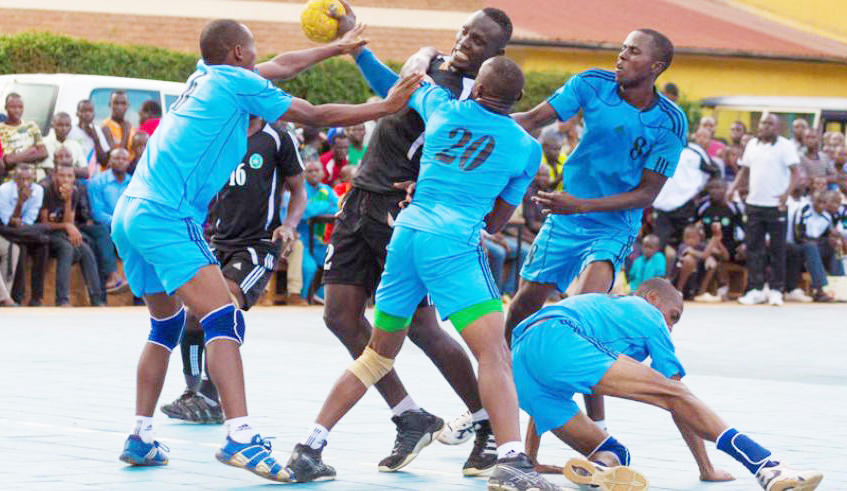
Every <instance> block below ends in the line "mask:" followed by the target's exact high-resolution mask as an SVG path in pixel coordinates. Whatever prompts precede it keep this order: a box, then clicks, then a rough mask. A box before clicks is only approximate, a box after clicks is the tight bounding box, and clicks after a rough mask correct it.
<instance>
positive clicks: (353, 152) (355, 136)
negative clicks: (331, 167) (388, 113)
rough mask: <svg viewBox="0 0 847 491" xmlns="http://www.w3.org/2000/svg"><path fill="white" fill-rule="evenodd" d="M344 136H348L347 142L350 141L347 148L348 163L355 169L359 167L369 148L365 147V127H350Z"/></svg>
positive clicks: (358, 125)
mask: <svg viewBox="0 0 847 491" xmlns="http://www.w3.org/2000/svg"><path fill="white" fill-rule="evenodd" d="M344 134H345V135H347V140H348V141H349V145H348V146H347V162H348V164H349V165H351V166H353V167H355V166H357V165H359V162H361V161H362V157H364V156H365V152H367V151H368V147H367V146H365V125H364V124H357V125H355V126H350V127H348V128H347V129H346V130H344Z"/></svg>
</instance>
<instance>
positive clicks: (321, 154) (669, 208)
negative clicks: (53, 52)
mask: <svg viewBox="0 0 847 491" xmlns="http://www.w3.org/2000/svg"><path fill="white" fill-rule="evenodd" d="M24 103H25V101H24V100H23V99H22V98H21V97H20V96H19V95H17V94H9V95H8V96H7V97H6V100H5V112H6V114H5V120H4V121H3V122H0V145H2V148H0V159H2V166H0V177H2V180H3V181H5V182H3V183H2V185H0V305H4V306H8V305H17V304H19V303H21V302H22V301H23V299H24V292H25V283H26V279H25V278H23V276H24V275H23V274H22V268H20V265H22V264H23V263H24V258H26V257H29V259H28V261H29V264H30V269H31V275H30V278H29V281H30V287H29V291H30V295H29V305H41V304H42V302H43V294H44V287H43V285H44V280H45V272H46V271H47V270H48V269H49V264H50V261H51V259H55V261H56V263H55V285H56V288H55V290H56V298H55V303H56V305H60V306H64V305H70V300H71V299H70V282H71V281H70V278H71V269H72V266H73V265H75V264H79V266H80V270H81V272H82V276H83V278H84V281H85V285H86V289H87V292H88V298H89V303H90V304H91V305H104V304H105V302H106V295H107V294H108V293H111V292H117V291H121V290H124V289H125V287H126V280H125V279H124V278H123V277H122V276H121V275H120V273H119V267H118V261H117V258H116V254H115V249H114V246H113V245H112V242H111V239H110V236H109V227H110V223H111V214H112V211H113V210H114V207H115V204H116V203H117V200H118V198H119V197H120V196H121V194H122V193H123V191H124V190H125V189H126V187H127V186H128V184H129V181H130V179H131V178H132V174H133V171H134V169H135V166H136V165H137V162H138V159H139V157H140V156H141V154H142V153H143V151H144V148H145V146H146V143H147V138H148V137H149V136H150V135H152V134H153V132H155V131H156V128H157V125H158V122H159V119H160V118H161V115H162V110H161V107H160V106H159V104H158V102H156V101H147V102H145V103H144V104H143V105H142V106H141V107H140V108H139V110H138V112H139V120H140V124H139V125H138V127H132V126H131V125H130V123H129V122H128V121H127V118H126V117H125V116H126V112H127V109H128V100H127V97H126V94H125V93H123V92H121V91H115V92H113V93H112V95H111V98H110V104H109V107H110V110H111V114H110V115H109V117H107V118H106V119H104V120H102V121H95V114H94V106H93V105H92V104H91V102H90V101H87V100H83V101H80V102H79V104H78V106H77V114H76V116H77V118H76V120H77V121H76V124H73V122H72V118H71V117H70V115H68V114H65V113H57V114H55V115H54V116H53V118H52V122H51V127H50V130H49V132H48V134H47V135H46V136H42V133H41V131H40V129H39V127H38V125H36V124H35V123H34V122H31V121H24V120H22V119H21V118H22V115H23V109H24ZM0 119H2V117H0ZM785 123H786V122H785V121H782V120H781V119H780V118H779V117H777V116H776V115H763V116H762V118H761V121H760V122H759V124H758V126H757V128H755V131H753V130H751V129H748V128H747V127H746V126H745V125H744V124H743V123H742V122H740V121H736V122H734V123H733V124H732V125H731V127H730V128H729V134H728V135H726V138H724V137H720V136H717V135H716V134H715V127H716V124H715V120H714V119H713V118H711V117H708V116H707V117H703V118H701V120H700V121H699V124H698V125H697V126H696V127H694V128H692V132H691V138H690V141H689V142H688V145H687V147H685V149H684V150H683V153H682V155H681V157H680V161H679V164H678V166H677V170H676V173H675V174H674V176H673V177H672V178H671V179H669V180H668V181H667V183H666V184H665V186H664V187H663V189H662V191H661V192H660V193H659V195H658V196H657V198H656V200H655V201H654V204H653V207H652V208H651V209H648V210H645V213H644V220H643V226H642V229H641V234H640V235H639V237H638V241H637V242H636V244H635V246H634V248H633V251H632V253H631V254H630V256H629V257H628V259H627V261H626V264H625V267H624V270H623V271H622V272H621V273H620V274H619V276H618V278H617V281H616V286H615V288H616V289H617V290H618V291H626V290H634V289H636V288H637V287H638V285H639V284H641V283H642V282H644V281H646V280H648V279H650V278H653V277H657V276H658V277H666V278H668V279H670V280H671V281H673V282H674V284H675V285H676V286H677V288H678V289H679V290H680V291H681V292H683V294H684V295H685V297H686V299H693V300H695V301H703V302H718V301H726V300H728V299H730V298H731V297H734V296H738V295H741V294H743V295H742V296H741V297H740V298H739V301H740V302H742V303H745V304H754V303H766V302H769V303H771V304H775V305H779V304H781V303H782V302H783V301H784V300H787V301H801V302H809V301H817V302H827V301H832V300H833V294H834V293H838V292H833V289H832V288H827V285H828V281H829V280H831V278H832V277H833V276H839V275H844V266H843V258H844V251H845V249H847V205H844V204H843V203H845V202H847V200H845V194H847V170H845V163H847V147H845V138H844V136H845V135H844V133H839V132H825V133H823V134H821V133H820V132H819V131H818V130H817V129H816V128H811V127H809V124H808V122H807V121H806V120H805V119H802V118H800V117H798V118H796V119H794V120H793V121H790V122H789V123H790V125H789V128H790V130H789V131H787V133H788V134H789V135H790V137H789V138H785V137H783V136H781V134H782V132H783V125H784V124H785ZM372 128H373V125H372V124H371V123H368V124H364V125H357V126H352V127H349V128H329V129H327V130H323V129H320V128H313V127H298V128H289V129H290V130H293V131H294V132H295V134H296V135H297V137H298V139H299V141H300V156H301V159H302V162H303V165H304V177H305V183H306V194H307V204H306V209H305V212H304V215H303V218H302V220H301V221H300V225H299V227H298V230H297V231H298V240H297V242H296V243H295V245H294V247H293V248H292V252H291V254H290V255H289V256H288V257H287V258H286V259H284V264H286V267H285V268H281V269H285V270H286V273H285V274H284V276H285V284H286V285H287V286H286V288H285V289H284V290H285V291H284V292H283V295H284V296H283V297H282V298H281V301H282V302H283V303H288V304H294V305H302V304H306V303H311V302H320V301H321V300H322V295H323V293H322V288H321V287H320V284H319V281H316V280H319V279H320V271H321V270H322V267H323V264H324V261H325V259H326V256H327V254H328V251H327V245H328V244H329V238H330V235H331V233H332V227H333V216H334V215H335V213H336V212H337V211H338V209H339V203H340V202H342V199H343V197H344V195H345V194H346V193H347V192H348V191H349V190H350V189H351V187H352V181H353V178H354V177H355V174H356V171H357V169H358V167H359V165H360V163H361V161H362V158H363V156H364V154H365V151H366V150H367V143H368V139H369V137H370V131H371V130H372ZM581 132H582V127H581V123H580V121H579V119H578V117H577V118H574V119H572V120H570V121H567V122H564V123H562V122H559V123H556V124H553V125H551V126H549V127H547V128H544V129H543V130H542V131H541V132H540V134H538V135H537V138H538V140H539V142H540V143H541V145H542V148H543V157H542V162H541V166H540V167H539V171H538V174H537V175H536V178H535V180H534V182H533V183H532V184H531V186H530V188H529V189H528V191H527V193H526V196H525V198H524V201H523V204H522V205H521V206H519V207H518V209H517V210H516V212H515V215H514V216H513V217H512V220H511V222H510V223H509V225H508V226H507V227H506V229H505V230H504V231H503V232H502V233H498V234H487V233H483V238H482V245H483V247H484V249H485V251H486V253H487V255H488V258H489V261H490V265H491V271H492V273H493V274H494V276H495V279H496V280H497V281H498V284H499V286H500V290H501V292H502V293H503V294H504V295H505V296H508V295H513V294H514V292H515V291H516V290H517V286H518V275H517V272H518V271H519V270H520V267H521V265H522V263H523V261H524V259H525V258H526V255H527V254H528V253H529V250H530V247H531V243H532V241H533V239H534V237H535V234H536V233H537V232H538V230H539V229H540V227H541V224H542V222H543V220H544V216H543V214H542V212H541V209H540V208H539V206H538V205H536V204H535V203H533V202H532V201H531V199H530V197H531V196H533V195H535V194H536V193H537V192H538V191H539V190H559V191H567V189H563V185H562V172H563V169H564V167H565V166H566V165H567V157H568V155H569V154H570V153H571V151H572V150H573V149H574V148H575V147H576V145H577V144H578V143H579V138H580V135H581ZM287 199H288V196H287V192H286V194H285V196H284V197H283V209H282V210H281V215H282V217H284V216H285V214H286V213H287V210H286V203H287ZM331 253H332V251H329V254H331ZM804 272H806V273H808V275H807V276H804V275H803V273H804ZM804 278H806V279H804ZM828 278H829V280H828Z"/></svg>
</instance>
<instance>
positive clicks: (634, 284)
mask: <svg viewBox="0 0 847 491" xmlns="http://www.w3.org/2000/svg"><path fill="white" fill-rule="evenodd" d="M661 249H662V242H661V241H660V240H659V238H658V237H656V236H655V235H653V234H649V235H647V236H645V237H644V239H642V240H641V255H640V256H638V257H637V258H635V261H633V262H632V267H630V268H629V274H628V275H627V281H628V282H629V288H630V290H631V291H635V290H638V287H640V286H641V284H642V283H644V282H645V281H647V280H649V279H651V278H664V276H665V274H667V259H665V255H664V254H662V251H661Z"/></svg>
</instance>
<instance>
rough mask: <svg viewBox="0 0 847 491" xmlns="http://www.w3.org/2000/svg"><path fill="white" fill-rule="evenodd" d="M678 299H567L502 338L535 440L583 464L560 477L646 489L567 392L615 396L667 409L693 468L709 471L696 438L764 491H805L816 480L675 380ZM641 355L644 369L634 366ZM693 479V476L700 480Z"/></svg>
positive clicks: (661, 295) (651, 290)
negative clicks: (568, 450)
mask: <svg viewBox="0 0 847 491" xmlns="http://www.w3.org/2000/svg"><path fill="white" fill-rule="evenodd" d="M682 309H683V302H682V295H681V294H680V293H679V292H678V291H677V290H676V289H675V288H674V287H673V285H671V284H670V283H669V282H668V281H667V280H664V279H658V278H657V279H652V280H648V281H646V282H644V283H643V284H642V285H641V287H640V288H639V289H638V291H636V292H635V295H634V296H628V297H621V296H615V295H606V294H599V293H592V294H583V295H578V296H575V297H569V298H567V299H565V300H562V301H560V302H558V303H556V304H555V305H551V306H549V307H546V308H543V309H541V310H540V311H538V312H536V313H535V314H534V315H532V316H530V317H528V318H527V319H526V320H524V321H523V322H521V323H520V324H518V325H517V326H516V327H515V329H514V331H513V332H512V365H513V370H514V375H515V386H516V387H517V391H518V399H519V401H520V405H521V408H522V409H524V410H525V411H526V412H527V413H529V415H530V416H532V417H533V418H534V419H535V422H536V425H537V426H536V428H537V429H536V431H537V433H538V434H539V435H541V434H542V433H544V432H546V431H552V432H553V434H555V435H556V436H557V437H559V438H560V439H561V440H562V441H563V442H565V443H567V444H568V445H570V446H571V447H572V448H574V449H575V450H577V451H578V452H580V453H582V454H583V455H585V456H586V457H587V458H574V459H571V460H570V461H568V463H567V464H566V465H565V469H564V473H565V476H567V477H568V479H570V480H571V481H573V482H575V483H577V484H581V485H594V486H597V487H599V489H601V490H607V491H611V490H614V489H619V488H617V487H615V486H616V485H621V484H623V485H628V486H629V487H627V488H626V489H628V490H630V491H640V490H645V489H647V488H648V484H647V479H646V478H645V477H644V476H642V475H641V474H639V473H638V472H636V471H633V470H632V469H630V468H628V467H626V466H628V465H629V451H628V450H627V449H626V447H624V446H623V445H621V444H620V443H619V442H618V441H617V440H615V438H614V437H612V436H610V435H608V434H607V433H606V432H605V431H603V430H601V429H600V428H599V427H597V426H596V425H595V424H594V423H593V422H592V421H591V420H590V419H588V417H587V416H586V415H585V414H583V413H582V412H581V411H579V408H578V407H577V405H576V403H575V402H574V401H573V394H575V393H581V394H600V395H607V396H614V397H621V398H625V399H631V400H635V401H641V402H645V403H647V404H650V405H653V406H657V407H660V408H662V409H666V410H668V411H670V413H671V415H672V416H673V419H674V422H675V423H676V425H677V426H678V427H679V431H680V433H682V436H683V438H684V439H685V441H686V442H687V443H688V445H689V448H690V449H691V451H692V453H693V454H694V456H695V459H696V460H697V463H698V465H699V466H700V470H701V474H702V473H703V472H704V471H710V472H712V473H713V477H714V476H718V475H721V476H722V477H723V478H724V479H723V480H727V479H732V477H731V476H729V475H728V474H726V473H725V472H723V471H720V470H714V469H712V467H711V464H710V463H709V460H708V455H707V454H706V450H705V447H704V445H703V439H707V440H709V441H713V442H716V443H717V446H718V449H719V450H721V451H723V452H726V453H727V454H729V455H730V456H731V457H733V458H734V459H735V460H737V461H738V462H740V463H741V464H742V465H744V467H746V468H747V469H748V470H749V471H750V472H751V473H753V474H754V475H755V476H756V479H758V481H759V483H760V484H761V485H762V488H764V489H765V490H766V491H787V490H792V491H809V490H812V489H815V488H816V487H817V485H818V484H819V483H820V481H821V479H823V475H822V474H821V473H820V472H817V471H798V470H794V469H791V468H789V467H786V466H785V465H784V464H782V463H781V462H779V461H777V460H772V459H771V452H770V451H769V450H767V449H765V448H763V447H762V446H760V445H759V444H758V443H756V442H754V441H753V440H752V439H751V438H750V437H749V436H747V435H745V434H744V433H740V432H739V431H738V430H736V429H735V428H732V427H730V426H729V425H727V424H726V423H724V422H723V420H721V419H720V417H719V416H718V415H717V414H715V413H714V412H712V411H711V410H710V409H709V408H708V407H706V405H705V404H703V402H701V401H700V400H699V399H697V398H696V397H695V396H694V395H693V394H692V393H691V392H689V390H688V388H686V387H685V385H683V384H682V383H681V382H679V380H680V379H681V378H682V377H683V376H684V375H685V370H683V368H682V365H681V364H680V362H679V360H678V359H677V357H676V355H675V354H674V346H673V343H672V342H671V337H670V333H671V330H673V326H674V324H676V323H677V321H679V318H680V316H681V315H682ZM648 356H649V357H650V358H651V360H652V362H651V366H650V367H648V366H646V365H643V364H641V363H640V362H641V361H643V360H644V359H646V358H647V357H648ZM701 477H702V475H701Z"/></svg>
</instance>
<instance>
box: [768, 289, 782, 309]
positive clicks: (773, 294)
mask: <svg viewBox="0 0 847 491" xmlns="http://www.w3.org/2000/svg"><path fill="white" fill-rule="evenodd" d="M768 304H770V305H773V306H774V307H781V306H782V292H781V291H779V290H771V291H770V293H768Z"/></svg>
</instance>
